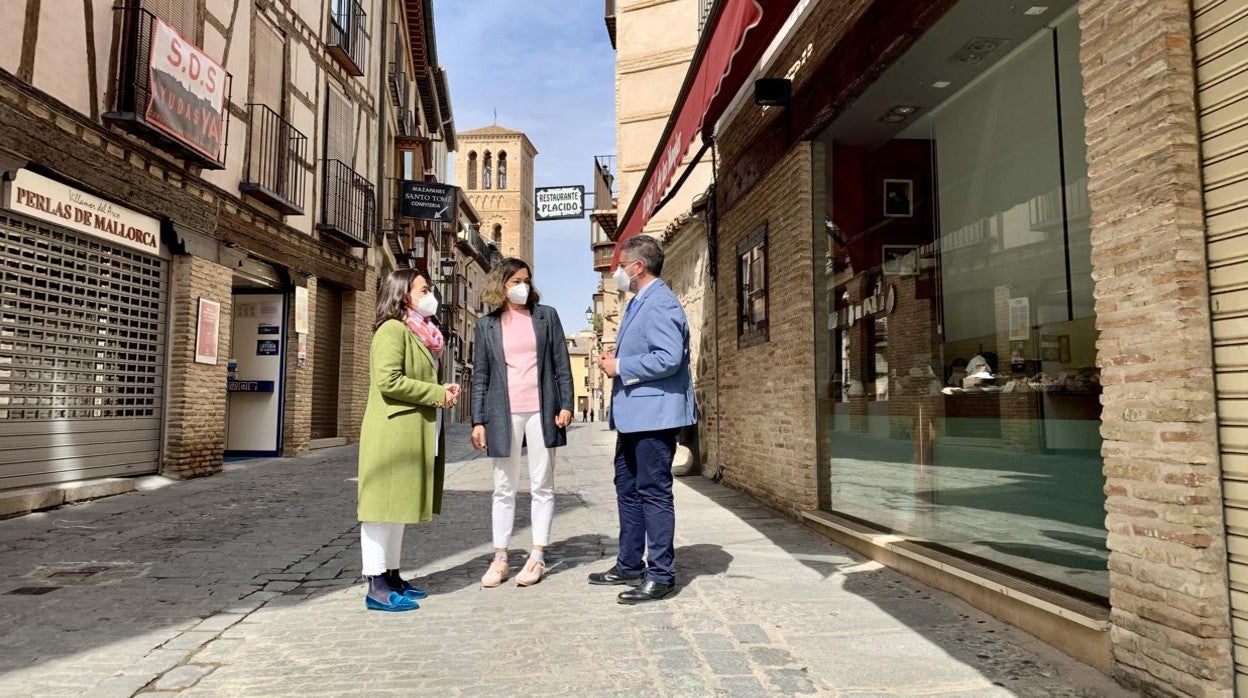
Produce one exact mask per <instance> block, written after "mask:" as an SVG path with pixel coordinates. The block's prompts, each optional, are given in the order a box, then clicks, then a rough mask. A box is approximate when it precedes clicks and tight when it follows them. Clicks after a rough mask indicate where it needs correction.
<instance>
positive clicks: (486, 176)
mask: <svg viewBox="0 0 1248 698" xmlns="http://www.w3.org/2000/svg"><path fill="white" fill-rule="evenodd" d="M493 169H494V156H493V155H490V151H488V150H487V151H485V157H484V158H482V165H481V188H482V189H492V188H493V187H491V186H490V173H491V171H492V170H493Z"/></svg>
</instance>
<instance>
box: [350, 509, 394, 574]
mask: <svg viewBox="0 0 1248 698" xmlns="http://www.w3.org/2000/svg"><path fill="white" fill-rule="evenodd" d="M403 526H404V524H401V523H370V522H368V521H365V522H362V523H361V524H360V552H361V557H363V558H364V560H363V561H364V569H363V572H364V575H365V576H368V577H376V576H377V575H381V574H385V572H386V570H397V569H399V556H400V555H401V554H402V552H403Z"/></svg>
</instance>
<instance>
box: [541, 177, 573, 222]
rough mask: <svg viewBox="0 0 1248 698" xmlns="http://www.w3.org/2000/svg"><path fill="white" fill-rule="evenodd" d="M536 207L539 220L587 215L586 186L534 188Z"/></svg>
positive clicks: (554, 219) (555, 219)
mask: <svg viewBox="0 0 1248 698" xmlns="http://www.w3.org/2000/svg"><path fill="white" fill-rule="evenodd" d="M533 198H534V208H535V209H536V212H537V220H539V221H557V220H561V219H565V218H584V217H585V187H583V186H580V185H577V186H575V187H542V188H540V189H536V190H534V193H533Z"/></svg>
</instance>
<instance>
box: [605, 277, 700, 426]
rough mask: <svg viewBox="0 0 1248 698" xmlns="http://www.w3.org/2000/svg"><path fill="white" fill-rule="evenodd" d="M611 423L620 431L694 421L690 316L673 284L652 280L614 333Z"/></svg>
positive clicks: (688, 423)
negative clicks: (614, 359) (614, 371)
mask: <svg viewBox="0 0 1248 698" xmlns="http://www.w3.org/2000/svg"><path fill="white" fill-rule="evenodd" d="M615 356H616V359H617V362H616V371H617V372H618V375H617V376H616V377H615V381H614V382H613V384H612V387H611V426H612V427H613V428H614V429H616V430H617V431H619V432H621V433H624V434H633V433H636V432H640V431H659V430H661V429H675V428H678V427H684V426H688V425H690V424H694V423H696V422H697V421H698V417H697V410H696V408H695V407H694V402H693V380H692V378H691V377H690V374H689V321H688V320H687V319H686V318H685V309H684V308H682V307H681V305H680V299H678V298H677V297H676V294H675V293H672V289H670V288H668V286H667V284H665V283H663V280H662V279H655V280H654V281H653V282H652V283H651V285H650V286H649V287H647V288H646V291H645V293H643V294H641V295H640V296H638V297H637V298H636V299H635V300H634V301H633V305H632V308H631V309H629V310H628V311H627V313H626V316H625V318H624V324H623V325H621V326H620V331H619V333H618V334H617V335H616V345H615Z"/></svg>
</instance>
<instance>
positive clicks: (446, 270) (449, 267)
mask: <svg viewBox="0 0 1248 698" xmlns="http://www.w3.org/2000/svg"><path fill="white" fill-rule="evenodd" d="M439 269H440V271H441V272H442V279H443V280H444V281H445V280H447V279H450V278H451V277H452V276H454V274H455V259H454V258H453V257H443V258H442V263H441V264H440V265H439Z"/></svg>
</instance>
